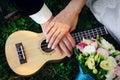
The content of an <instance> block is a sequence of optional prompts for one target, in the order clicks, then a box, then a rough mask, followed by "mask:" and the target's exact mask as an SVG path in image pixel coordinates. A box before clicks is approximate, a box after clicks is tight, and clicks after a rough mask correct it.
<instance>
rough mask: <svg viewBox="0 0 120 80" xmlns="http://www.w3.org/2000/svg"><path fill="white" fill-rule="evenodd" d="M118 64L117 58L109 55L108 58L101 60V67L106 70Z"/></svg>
mask: <svg viewBox="0 0 120 80" xmlns="http://www.w3.org/2000/svg"><path fill="white" fill-rule="evenodd" d="M116 66H117V63H116V60H115V59H114V58H113V57H111V56H110V57H108V58H107V59H106V60H103V61H101V63H100V67H101V68H102V69H104V70H108V71H109V70H112V69H114V68H115V67H116Z"/></svg>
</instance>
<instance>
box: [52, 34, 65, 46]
mask: <svg viewBox="0 0 120 80" xmlns="http://www.w3.org/2000/svg"><path fill="white" fill-rule="evenodd" d="M56 36H57V37H56V39H55V41H54V42H53V45H52V47H53V48H55V47H56V46H57V45H58V43H59V42H60V41H61V39H62V38H63V37H64V36H65V32H60V33H59V35H56ZM50 43H52V42H50Z"/></svg>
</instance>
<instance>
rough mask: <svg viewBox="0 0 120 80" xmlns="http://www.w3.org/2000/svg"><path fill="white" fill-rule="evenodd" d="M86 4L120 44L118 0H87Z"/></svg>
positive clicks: (119, 3)
mask: <svg viewBox="0 0 120 80" xmlns="http://www.w3.org/2000/svg"><path fill="white" fill-rule="evenodd" d="M87 6H88V7H89V8H90V10H91V11H92V13H93V14H94V16H95V17H96V19H97V20H98V21H99V22H100V23H102V24H103V25H105V26H106V28H107V29H108V31H109V33H110V34H111V35H112V36H113V38H115V40H117V41H118V43H119V44H120V0H88V1H87Z"/></svg>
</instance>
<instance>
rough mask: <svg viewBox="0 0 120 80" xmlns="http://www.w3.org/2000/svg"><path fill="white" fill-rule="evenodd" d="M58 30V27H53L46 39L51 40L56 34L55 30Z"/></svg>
mask: <svg viewBox="0 0 120 80" xmlns="http://www.w3.org/2000/svg"><path fill="white" fill-rule="evenodd" d="M56 30H57V28H52V29H51V30H50V32H49V34H47V35H46V39H47V42H49V41H50V38H51V37H52V35H53V34H54V32H55V31H56Z"/></svg>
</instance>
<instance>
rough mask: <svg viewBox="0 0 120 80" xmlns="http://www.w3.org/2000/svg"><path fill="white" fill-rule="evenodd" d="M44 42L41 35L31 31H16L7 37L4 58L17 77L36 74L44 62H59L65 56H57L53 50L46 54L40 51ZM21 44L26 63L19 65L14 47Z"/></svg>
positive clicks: (43, 37)
mask: <svg viewBox="0 0 120 80" xmlns="http://www.w3.org/2000/svg"><path fill="white" fill-rule="evenodd" d="M43 40H45V36H44V35H43V33H35V32H31V31H17V32H15V33H13V34H12V35H10V36H9V38H8V39H7V41H6V45H5V51H6V58H7V62H8V64H9V66H10V68H11V69H12V70H13V71H14V72H15V73H16V74H19V75H22V76H29V75H32V74H34V73H36V72H37V71H38V70H39V69H40V68H41V67H42V66H43V65H44V64H45V63H46V62H49V61H51V60H52V61H53V60H60V59H63V58H64V57H65V55H59V54H57V53H56V52H55V51H54V50H53V51H51V52H49V53H46V52H44V51H43V50H42V49H41V43H42V41H43ZM17 43H22V44H23V46H24V51H25V57H26V61H27V62H26V63H23V64H20V61H19V57H18V54H17V51H16V47H15V45H16V44H17Z"/></svg>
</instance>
